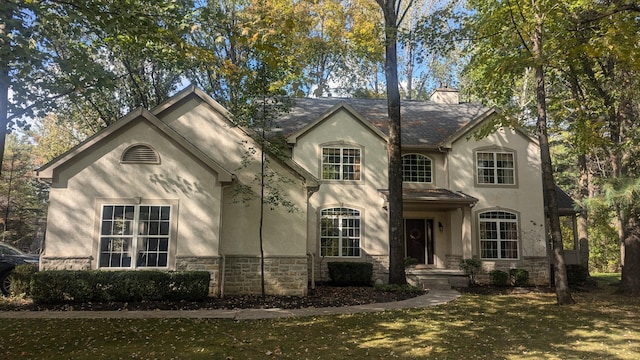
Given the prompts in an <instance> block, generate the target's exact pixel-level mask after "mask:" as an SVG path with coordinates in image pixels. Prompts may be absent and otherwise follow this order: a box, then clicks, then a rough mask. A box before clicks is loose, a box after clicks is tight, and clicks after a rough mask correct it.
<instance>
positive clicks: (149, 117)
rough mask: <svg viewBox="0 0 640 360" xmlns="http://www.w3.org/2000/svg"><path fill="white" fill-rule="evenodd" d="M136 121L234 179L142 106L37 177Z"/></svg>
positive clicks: (48, 174)
mask: <svg viewBox="0 0 640 360" xmlns="http://www.w3.org/2000/svg"><path fill="white" fill-rule="evenodd" d="M134 121H146V122H148V123H149V124H150V125H151V126H153V127H155V128H157V129H158V130H159V131H160V132H162V133H163V134H165V135H166V136H168V137H169V138H170V139H172V140H174V141H175V142H176V143H178V144H179V145H180V146H182V148H183V149H185V151H187V152H189V153H190V154H191V155H193V156H194V157H195V158H197V159H198V160H200V161H202V162H203V163H204V164H205V165H206V166H207V167H209V168H210V169H211V170H213V171H215V172H216V173H217V174H218V179H219V181H221V182H230V181H231V180H232V179H233V174H232V173H231V172H230V171H228V170H226V169H225V168H223V167H222V166H221V165H220V164H218V163H217V162H216V161H214V160H213V159H211V158H210V157H208V156H207V155H206V154H205V153H204V152H202V151H201V150H200V149H198V148H197V147H196V146H194V145H193V144H191V143H190V142H189V141H187V140H186V139H185V138H184V137H182V136H181V135H180V134H179V133H177V132H176V131H175V130H173V129H172V128H171V127H170V126H168V125H167V124H165V123H164V122H162V121H161V120H160V119H158V118H157V117H156V116H154V115H153V114H152V113H151V112H149V111H148V110H146V109H144V108H141V107H140V108H137V109H135V110H133V111H132V112H130V113H129V114H127V115H125V116H124V117H122V118H121V119H120V120H118V121H116V122H115V123H113V124H112V125H110V126H108V127H106V128H105V129H103V130H102V131H99V132H98V133H96V134H95V135H93V136H92V137H90V138H88V139H87V140H85V141H83V142H82V143H80V144H78V145H76V146H75V147H74V148H72V149H71V150H69V151H67V152H65V153H64V154H62V155H60V156H58V157H57V158H55V159H53V160H52V161H50V162H49V163H48V164H46V165H44V166H42V167H40V168H39V169H37V170H36V177H38V178H40V179H52V178H53V174H54V171H55V169H56V168H58V167H60V166H62V165H63V164H65V163H67V162H68V161H72V160H73V159H74V158H75V157H76V156H78V155H80V154H81V153H83V152H85V151H90V150H91V148H92V147H93V146H94V145H96V144H98V143H99V142H102V141H104V140H105V139H107V138H109V137H111V136H115V135H114V134H115V133H116V132H117V131H118V130H120V129H122V128H123V127H125V126H127V125H128V124H131V123H132V122H134Z"/></svg>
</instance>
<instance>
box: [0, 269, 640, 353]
mask: <svg viewBox="0 0 640 360" xmlns="http://www.w3.org/2000/svg"><path fill="white" fill-rule="evenodd" d="M608 279H609V282H608V283H611V282H612V280H611V278H610V277H609V278H608ZM613 281H615V279H614V280H613ZM614 289H615V287H614V286H612V285H606V284H605V285H603V286H602V287H601V288H600V289H598V290H596V291H593V292H590V293H574V294H573V296H574V298H575V299H576V300H577V304H576V305H574V306H563V307H559V306H557V305H555V294H553V293H529V294H512V295H473V294H465V295H463V296H462V297H461V298H460V299H459V300H457V301H455V302H452V303H449V304H446V305H442V306H437V307H433V308H428V309H421V310H401V311H391V312H385V313H375V314H354V315H343V316H322V317H308V318H298V319H279V320H259V321H240V322H237V321H231V320H187V319H184V320H182V319H178V320H176V319H160V320H158V319H145V320H131V319H127V320H114V319H105V320H80V319H68V320H30V319H3V320H2V326H1V327H0V339H2V340H1V341H0V354H3V355H5V356H4V357H3V358H7V359H118V358H127V359H129V358H138V359H172V358H173V359H265V358H284V359H343V358H355V359H368V358H374V359H375V358H390V357H396V358H433V359H476V358H479V359H611V358H615V359H637V358H640V312H639V311H638V310H640V299H636V298H628V297H619V296H616V295H614V294H613V290H614Z"/></svg>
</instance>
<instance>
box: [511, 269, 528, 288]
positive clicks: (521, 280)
mask: <svg viewBox="0 0 640 360" xmlns="http://www.w3.org/2000/svg"><path fill="white" fill-rule="evenodd" d="M509 276H510V277H511V283H512V284H513V286H527V285H529V272H528V271H527V270H525V269H511V270H509Z"/></svg>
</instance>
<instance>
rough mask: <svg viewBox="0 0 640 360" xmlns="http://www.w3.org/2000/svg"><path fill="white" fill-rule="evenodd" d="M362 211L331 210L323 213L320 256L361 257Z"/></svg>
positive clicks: (347, 209)
mask: <svg viewBox="0 0 640 360" xmlns="http://www.w3.org/2000/svg"><path fill="white" fill-rule="evenodd" d="M360 226H361V218H360V211H358V210H355V209H349V208H330V209H324V210H322V212H321V218H320V256H342V257H359V256H360Z"/></svg>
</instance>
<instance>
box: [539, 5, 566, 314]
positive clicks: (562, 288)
mask: <svg viewBox="0 0 640 360" xmlns="http://www.w3.org/2000/svg"><path fill="white" fill-rule="evenodd" d="M532 5H533V8H534V10H535V20H536V26H535V29H534V33H533V38H532V42H533V57H534V61H535V67H534V77H535V89H536V90H535V91H536V102H537V118H538V120H537V133H538V142H539V143H540V161H541V166H542V183H543V188H544V195H545V197H546V199H547V204H548V208H547V212H548V213H547V214H548V217H549V226H550V228H551V239H552V241H553V256H554V260H555V263H554V275H555V285H556V300H557V303H558V305H566V304H573V303H574V301H573V298H572V297H571V292H570V290H569V281H568V278H567V268H566V264H565V260H564V249H563V248H562V230H561V228H560V216H559V215H558V199H557V196H556V185H555V181H554V179H553V167H552V164H551V153H550V151H549V136H548V132H547V101H546V97H547V94H546V90H545V85H544V68H543V65H542V64H543V58H542V41H543V40H542V17H541V13H540V9H539V8H538V4H537V1H536V0H532Z"/></svg>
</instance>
